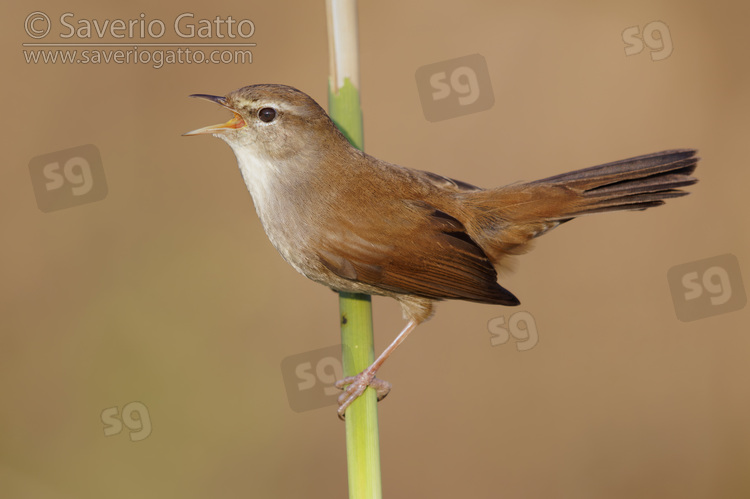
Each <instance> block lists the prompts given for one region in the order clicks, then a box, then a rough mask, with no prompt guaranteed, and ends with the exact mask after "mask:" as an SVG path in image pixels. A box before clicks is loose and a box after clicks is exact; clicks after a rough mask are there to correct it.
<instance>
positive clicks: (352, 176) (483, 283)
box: [184, 84, 699, 419]
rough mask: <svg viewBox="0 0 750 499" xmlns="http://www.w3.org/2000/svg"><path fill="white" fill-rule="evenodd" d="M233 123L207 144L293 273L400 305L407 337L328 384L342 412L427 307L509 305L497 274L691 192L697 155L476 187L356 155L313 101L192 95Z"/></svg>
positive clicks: (673, 154) (280, 91)
mask: <svg viewBox="0 0 750 499" xmlns="http://www.w3.org/2000/svg"><path fill="white" fill-rule="evenodd" d="M191 97H196V98H200V99H206V100H209V101H211V102H214V103H216V104H219V105H220V106H222V107H224V108H226V109H228V110H229V111H231V112H232V115H233V116H232V118H231V119H230V120H229V121H227V122H226V123H223V124H220V125H212V126H207V127H203V128H199V129H197V130H193V131H191V132H187V133H185V134H184V135H201V134H210V135H214V136H216V137H218V138H220V139H222V140H224V141H225V142H226V143H227V144H228V145H229V146H230V147H231V149H232V151H233V152H234V154H235V156H236V159H237V163H238V166H239V169H240V172H241V174H242V177H243V179H244V182H245V184H246V186H247V189H248V190H249V192H250V194H251V196H252V199H253V204H254V205H255V210H256V212H257V215H258V217H259V219H260V222H261V224H262V225H263V228H264V230H265V232H266V234H267V236H268V238H269V240H270V241H271V243H272V244H273V246H274V247H275V248H276V250H277V251H278V252H279V253H280V255H281V256H282V258H283V259H284V260H286V261H287V262H288V263H289V264H290V265H291V266H292V267H293V268H294V269H295V270H297V271H298V272H299V273H301V274H303V275H304V276H306V277H307V278H309V279H311V280H313V281H315V282H317V283H320V284H323V285H325V286H327V287H329V288H331V289H333V290H335V291H339V292H348V293H364V294H368V295H382V296H386V297H390V298H394V299H395V300H397V301H398V303H399V304H400V306H401V310H402V313H403V317H404V319H405V320H406V325H405V327H404V328H403V329H402V330H401V332H400V333H398V335H397V336H396V338H395V339H394V340H393V342H392V343H391V344H390V345H389V346H388V347H387V348H386V349H385V350H384V351H383V353H382V354H381V355H379V356H378V357H377V358H376V359H375V361H374V362H373V363H372V365H370V366H369V367H368V368H366V369H365V370H363V371H362V372H360V373H359V374H357V375H356V376H349V377H345V378H343V379H342V380H339V381H337V382H336V386H337V387H338V388H340V389H342V390H343V392H342V394H341V395H340V396H339V399H338V403H339V407H338V411H337V412H338V415H339V417H340V418H342V419H343V418H344V415H345V412H346V409H347V408H348V407H349V406H350V405H351V404H352V403H353V402H354V400H356V399H357V398H358V397H359V396H360V395H361V394H362V393H364V391H365V390H366V389H367V387H368V386H372V387H373V388H374V389H375V390H376V392H377V395H378V400H381V399H382V398H383V397H385V395H387V394H388V392H389V391H390V389H391V385H390V383H388V382H387V381H384V380H381V379H379V378H377V377H376V376H375V374H376V373H377V371H378V369H379V368H380V367H381V366H382V365H383V363H384V362H385V360H386V359H387V358H388V357H389V356H390V355H391V354H392V353H393V351H394V350H395V349H396V348H397V347H398V346H399V345H400V344H401V343H402V342H403V341H404V340H405V339H406V337H407V336H408V335H409V334H410V333H411V332H412V331H414V329H415V328H416V327H417V326H418V325H420V324H422V323H423V322H425V321H426V320H428V319H430V318H431V317H432V315H433V313H434V309H435V303H436V302H438V301H442V300H465V301H469V302H476V303H485V304H492V305H505V306H517V305H519V304H520V301H519V300H518V298H517V297H516V296H515V295H514V294H513V293H511V292H510V291H508V290H507V289H505V288H504V287H503V286H501V285H500V284H499V283H498V271H499V270H501V269H506V268H508V259H509V257H511V256H513V255H519V254H522V253H524V252H526V251H527V250H529V249H530V247H531V242H532V241H533V240H534V239H536V238H538V237H539V236H541V235H543V234H546V233H547V232H549V231H550V230H552V229H554V228H556V227H558V226H559V225H561V224H564V223H566V222H568V221H570V220H572V219H574V218H577V217H580V216H583V215H590V214H595V213H605V212H612V211H623V210H646V209H649V208H653V207H656V206H660V205H662V204H664V202H665V200H667V199H670V198H676V197H681V196H684V195H686V194H688V192H687V191H684V190H683V189H682V188H684V187H687V186H690V185H692V184H694V183H695V182H697V179H696V178H695V177H693V176H692V173H693V172H694V170H695V168H696V167H697V163H698V160H699V158H698V157H696V152H697V151H696V150H695V149H671V150H665V151H661V152H656V153H652V154H646V155H641V156H636V157H632V158H629V159H624V160H620V161H615V162H611V163H606V164H601V165H598V166H593V167H589V168H584V169H579V170H575V171H571V172H568V173H562V174H559V175H554V176H551V177H547V178H543V179H541V180H536V181H531V182H516V183H512V184H510V185H506V186H502V187H492V188H481V187H477V186H475V185H472V184H469V183H467V182H463V181H460V180H456V179H453V178H450V177H446V176H443V175H439V174H436V173H432V172H429V171H423V170H416V169H412V168H407V167H404V166H399V165H396V164H393V163H389V162H386V161H383V160H380V159H377V158H375V157H373V156H371V155H369V154H366V153H365V152H363V151H361V150H359V149H357V148H355V147H354V146H353V145H351V144H350V143H349V141H348V140H347V138H346V137H345V136H344V135H343V134H342V132H341V131H339V129H338V128H337V127H336V125H335V124H334V122H333V121H332V120H331V118H330V117H329V116H328V114H327V113H326V112H325V110H324V109H323V108H322V107H321V106H320V105H319V104H318V103H317V102H316V101H315V100H314V99H313V98H312V97H310V96H309V95H307V94H305V93H304V92H302V91H300V90H298V89H296V88H294V87H291V86H287V85H281V84H257V85H249V86H246V87H243V88H240V89H238V90H235V91H232V92H230V93H228V94H226V95H224V96H216V95H208V94H193V95H191Z"/></svg>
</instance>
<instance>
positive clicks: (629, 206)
mask: <svg viewBox="0 0 750 499" xmlns="http://www.w3.org/2000/svg"><path fill="white" fill-rule="evenodd" d="M695 153H696V151H695V150H694V149H676V150H672V151H662V152H657V153H653V154H646V155H645V156H637V157H635V158H630V159H624V160H622V161H615V162H614V163H607V164H605V165H599V166H592V167H591V168H584V169H583V170H576V171H573V172H569V173H563V174H562V175H555V176H553V177H548V178H544V179H541V180H537V181H535V182H530V183H528V184H526V186H528V187H532V186H537V185H552V186H559V187H563V188H565V189H569V190H571V191H573V193H575V194H576V196H577V197H578V199H577V200H576V199H571V201H573V202H572V203H570V204H569V205H567V206H566V205H563V206H560V208H563V209H562V211H563V212H562V213H560V214H559V215H558V216H560V217H561V218H566V217H571V218H572V217H576V216H579V215H584V214H589V213H599V212H604V211H615V210H645V209H646V208H651V207H654V206H659V205H662V204H664V200H665V199H669V198H676V197H680V196H685V195H687V194H688V193H687V192H685V191H682V190H680V189H679V188H680V187H686V186H688V185H692V184H694V183H696V182H697V181H698V179H696V178H694V177H691V176H690V174H691V173H693V171H694V170H695V168H696V167H697V166H698V159H699V158H696V157H695ZM566 208H567V209H566Z"/></svg>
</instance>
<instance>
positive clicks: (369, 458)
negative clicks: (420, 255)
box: [328, 78, 382, 499]
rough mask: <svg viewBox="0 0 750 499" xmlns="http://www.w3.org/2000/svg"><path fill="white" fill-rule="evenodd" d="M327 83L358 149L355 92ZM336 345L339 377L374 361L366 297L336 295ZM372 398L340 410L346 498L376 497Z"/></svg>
mask: <svg viewBox="0 0 750 499" xmlns="http://www.w3.org/2000/svg"><path fill="white" fill-rule="evenodd" d="M331 86H332V83H330V82H329V90H328V103H329V114H330V116H331V119H333V121H334V123H336V126H338V128H339V129H340V130H341V131H342V133H343V134H344V135H345V136H346V138H347V139H349V141H350V142H351V143H352V145H354V146H355V147H357V148H359V149H362V148H363V142H364V137H363V131H362V111H361V109H360V105H359V92H358V90H357V88H355V87H354V85H353V84H352V82H351V80H349V79H348V78H345V79H344V85H343V86H342V87H341V88H340V89H339V90H338V92H335V91H334V90H333V89H332V88H331ZM339 310H340V313H341V317H340V319H341V343H342V349H341V350H342V352H341V355H342V360H343V364H344V375H345V376H354V375H356V374H357V373H359V372H361V371H363V370H364V369H366V368H367V367H368V366H369V365H370V364H371V363H372V362H373V361H374V360H375V342H374V333H373V327H372V301H371V299H370V296H368V295H363V294H354V293H339ZM377 403H378V401H377V396H376V394H375V391H374V390H373V389H370V388H368V389H367V390H365V393H364V394H363V395H362V396H361V397H359V398H358V399H357V400H355V401H354V403H352V405H351V406H349V408H348V409H347V411H346V457H347V470H348V475H349V497H350V499H365V498H366V499H375V498H380V497H382V490H381V482H380V444H379V440H378V439H379V435H378V408H377Z"/></svg>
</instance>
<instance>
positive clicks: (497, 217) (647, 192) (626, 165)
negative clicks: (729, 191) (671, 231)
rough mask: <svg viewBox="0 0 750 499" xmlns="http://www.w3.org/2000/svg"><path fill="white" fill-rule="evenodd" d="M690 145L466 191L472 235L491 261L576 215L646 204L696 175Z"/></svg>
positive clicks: (678, 193)
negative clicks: (474, 218) (472, 221)
mask: <svg viewBox="0 0 750 499" xmlns="http://www.w3.org/2000/svg"><path fill="white" fill-rule="evenodd" d="M695 153H696V151H695V150H694V149H675V150H670V151H662V152H657V153H653V154H647V155H645V156H638V157H635V158H630V159H624V160H622V161H615V162H614V163H607V164H604V165H599V166H593V167H591V168H584V169H582V170H576V171H572V172H569V173H563V174H561V175H555V176H553V177H548V178H544V179H541V180H536V181H534V182H527V183H521V184H513V185H510V186H507V187H501V188H498V189H490V190H486V191H479V192H470V193H467V194H466V196H467V197H468V198H469V199H468V203H467V204H469V205H470V206H472V207H473V209H474V213H475V214H477V215H478V217H477V218H478V220H479V221H480V222H479V223H478V224H477V225H475V226H474V227H472V233H473V234H472V237H475V238H476V239H477V240H478V242H479V244H480V246H482V248H483V249H484V250H485V252H486V253H487V255H488V256H489V257H490V259H491V260H492V262H493V263H494V264H495V265H499V264H500V260H502V258H503V257H504V256H506V255H509V254H519V253H523V252H524V251H526V250H527V249H528V242H529V241H530V240H531V239H533V238H535V237H538V236H540V235H542V234H544V233H545V232H547V231H548V230H550V229H552V228H554V227H557V226H558V225H560V224H561V223H563V222H567V221H568V220H571V219H573V218H575V217H578V216H581V215H588V214H591V213H601V212H606V211H620V210H645V209H647V208H652V207H654V206H659V205H662V204H664V200H665V199H669V198H675V197H680V196H684V195H686V194H688V193H687V192H685V191H683V190H681V189H680V188H681V187H686V186H689V185H692V184H694V183H696V182H697V181H698V180H697V179H696V178H694V177H691V176H690V175H691V174H692V173H693V171H694V170H695V168H696V166H697V163H698V159H699V158H697V157H695Z"/></svg>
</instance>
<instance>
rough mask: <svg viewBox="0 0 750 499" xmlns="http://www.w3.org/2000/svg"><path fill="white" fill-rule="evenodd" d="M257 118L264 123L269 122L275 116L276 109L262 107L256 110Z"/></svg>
mask: <svg viewBox="0 0 750 499" xmlns="http://www.w3.org/2000/svg"><path fill="white" fill-rule="evenodd" d="M258 118H260V121H262V122H264V123H270V122H272V121H273V120H274V118H276V110H275V109H274V108H272V107H264V108H263V109H261V110H260V111H258Z"/></svg>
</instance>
